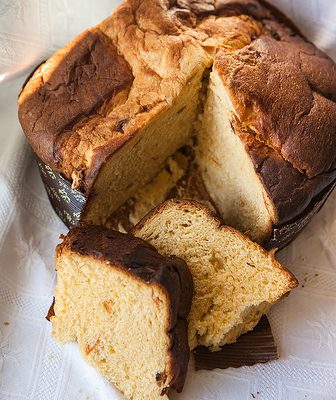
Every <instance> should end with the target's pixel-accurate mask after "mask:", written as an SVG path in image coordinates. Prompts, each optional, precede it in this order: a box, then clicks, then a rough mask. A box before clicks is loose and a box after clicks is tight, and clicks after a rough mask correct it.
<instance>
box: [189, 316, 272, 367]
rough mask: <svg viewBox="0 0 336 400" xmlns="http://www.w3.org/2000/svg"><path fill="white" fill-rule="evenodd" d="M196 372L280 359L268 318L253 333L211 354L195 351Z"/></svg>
mask: <svg viewBox="0 0 336 400" xmlns="http://www.w3.org/2000/svg"><path fill="white" fill-rule="evenodd" d="M193 353H194V356H195V368H196V370H200V369H207V370H212V369H215V368H219V369H226V368H230V367H233V368H238V367H243V366H249V365H254V364H259V363H266V362H269V361H273V360H276V359H278V358H279V356H278V351H277V347H276V344H275V341H274V337H273V334H272V329H271V326H270V324H269V321H268V318H267V317H266V316H265V315H264V316H263V317H262V318H261V319H260V321H259V323H258V325H257V326H256V327H255V328H254V329H253V331H250V332H247V333H245V334H244V335H241V336H240V337H239V338H238V340H237V341H236V342H235V343H232V344H227V345H225V346H223V348H222V350H221V351H216V352H211V351H210V350H209V349H208V348H207V347H204V346H199V347H197V348H196V349H195V350H194V352H193Z"/></svg>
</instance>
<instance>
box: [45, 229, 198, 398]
mask: <svg viewBox="0 0 336 400" xmlns="http://www.w3.org/2000/svg"><path fill="white" fill-rule="evenodd" d="M56 268H57V285H56V291H55V303H54V315H53V316H51V318H50V320H51V322H52V331H53V336H54V337H55V338H56V339H57V340H58V341H59V342H61V343H65V342H68V341H76V342H78V344H79V347H80V350H81V353H82V355H83V357H84V359H86V360H87V361H88V362H89V363H90V364H92V365H93V366H94V367H96V368H97V369H98V370H99V371H100V372H101V373H102V374H103V375H104V376H105V377H106V378H107V379H108V380H109V381H110V382H112V383H114V384H115V386H116V387H117V388H118V389H120V390H121V392H123V394H124V396H125V398H126V399H132V400H144V399H150V400H152V399H153V400H157V399H162V396H164V398H167V397H166V396H165V395H166V393H167V392H168V390H169V388H174V389H176V390H177V391H181V390H182V387H183V384H184V380H185V376H186V372H187V366H188V361H189V346H188V341H187V322H186V316H187V314H188V312H189V309H190V305H191V298H192V277H191V274H190V272H189V270H188V268H187V266H186V264H185V262H184V261H182V260H181V259H177V258H166V257H163V256H161V255H160V254H158V252H157V251H156V250H155V249H154V247H152V246H150V245H149V244H147V243H145V242H144V241H143V240H141V239H137V238H134V237H133V236H131V235H125V234H122V233H119V232H115V231H112V230H110V229H107V228H104V227H99V226H94V225H91V226H86V227H82V228H75V229H73V230H70V232H69V234H68V235H67V236H66V237H65V238H64V240H63V243H62V244H60V245H59V246H58V247H57V251H56Z"/></svg>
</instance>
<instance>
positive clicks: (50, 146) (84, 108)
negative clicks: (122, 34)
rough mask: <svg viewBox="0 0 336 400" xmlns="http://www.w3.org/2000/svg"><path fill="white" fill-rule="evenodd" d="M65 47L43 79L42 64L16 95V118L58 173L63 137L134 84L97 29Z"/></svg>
mask: <svg viewBox="0 0 336 400" xmlns="http://www.w3.org/2000/svg"><path fill="white" fill-rule="evenodd" d="M68 47H69V48H68V49H67V51H65V50H61V51H60V53H56V54H55V55H54V60H53V63H54V64H56V66H55V67H54V69H53V70H52V72H51V74H50V76H48V79H47V81H46V82H45V83H44V76H43V74H42V73H41V71H42V69H43V66H44V64H42V65H41V66H39V67H38V68H37V70H36V71H35V73H34V74H33V76H32V78H31V79H29V80H28V82H27V83H26V85H25V86H24V88H23V90H22V92H21V94H20V97H19V120H20V123H21V125H22V128H23V130H24V132H25V134H26V136H27V138H28V140H29V142H30V143H31V145H32V147H33V148H34V150H35V151H36V153H37V154H38V155H39V157H40V158H41V159H42V160H43V161H44V162H45V163H46V164H48V165H49V166H51V167H52V168H54V169H56V170H58V171H62V160H61V153H60V147H61V146H67V143H66V141H67V134H66V133H67V132H70V131H71V130H72V129H73V127H74V126H75V125H76V124H78V123H79V122H81V123H85V122H86V120H87V118H88V117H92V116H93V115H94V114H99V113H102V114H104V111H103V110H102V106H103V105H104V103H105V102H107V101H111V99H113V97H114V96H116V95H117V94H118V93H119V92H120V91H122V90H125V89H126V90H128V89H129V88H130V85H131V84H132V81H133V75H132V73H131V70H130V68H129V66H128V64H127V63H126V61H125V60H124V59H123V58H122V57H121V56H119V55H118V52H117V49H116V47H115V46H114V45H113V43H112V42H111V40H110V39H109V38H108V37H107V36H106V35H105V34H104V33H102V32H101V31H99V30H93V31H86V32H84V33H83V34H81V35H80V36H78V37H77V38H76V39H75V40H74V41H73V42H72V43H71V44H70V45H69V46H68Z"/></svg>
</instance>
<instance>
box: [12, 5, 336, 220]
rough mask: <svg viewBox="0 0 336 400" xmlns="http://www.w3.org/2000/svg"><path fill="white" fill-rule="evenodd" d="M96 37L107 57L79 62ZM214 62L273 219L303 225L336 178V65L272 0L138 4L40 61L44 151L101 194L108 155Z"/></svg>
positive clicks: (29, 114)
mask: <svg viewBox="0 0 336 400" xmlns="http://www.w3.org/2000/svg"><path fill="white" fill-rule="evenodd" d="M279 21H280V22H279ZM283 22H285V24H284V23H283ZM92 38H93V39H94V38H98V39H97V40H96V42H98V44H100V47H99V46H98V47H97V49H98V50H97V52H96V53H97V59H96V62H95V63H90V60H91V59H90V57H89V62H87V64H85V65H84V67H83V68H73V66H74V65H75V66H76V65H81V62H79V61H81V60H83V59H84V60H86V61H87V57H88V56H89V55H90V53H91V50H92V46H91V45H87V44H86V43H87V42H89V43H90V40H91V42H92V41H93V42H94V41H95V40H93V39H92ZM90 46H91V47H90ZM83 48H84V50H85V49H86V50H87V49H89V50H90V49H91V50H90V51H84V50H83ZM99 49H100V51H99ZM93 53H94V52H93ZM102 54H104V57H103V56H102ZM106 54H108V55H109V56H108V57H106ZM83 57H84V58H83ZM99 57H100V58H99ZM91 58H92V57H91ZM67 59H68V61H70V62H65V60H67ZM104 60H105V61H104ZM106 60H107V61H106ZM213 62H214V69H215V70H216V71H217V72H218V74H219V75H220V76H221V77H222V79H223V83H224V85H225V87H226V89H227V91H228V93H229V95H230V98H231V100H232V102H233V104H234V107H235V110H236V115H235V118H234V119H233V121H232V122H233V125H234V128H235V130H236V132H237V134H239V135H240V137H241V139H242V141H243V142H244V143H245V145H246V149H247V151H248V152H249V154H250V156H251V159H252V161H253V164H254V166H255V169H256V172H257V173H258V174H259V176H260V178H261V180H262V182H263V183H264V186H265V189H266V191H267V193H268V195H269V197H270V198H271V200H272V202H273V204H274V215H275V216H276V217H275V218H274V221H273V222H274V224H275V225H276V226H277V227H279V226H282V225H283V224H285V223H288V222H291V221H294V220H295V219H296V218H297V217H298V216H300V215H301V214H302V213H305V212H306V210H307V209H308V208H309V207H311V205H312V203H314V202H315V199H316V198H317V197H318V195H319V193H321V192H322V191H323V190H325V188H326V187H328V186H330V185H332V182H333V181H335V170H336V169H335V167H336V159H335V154H336V152H335V148H336V136H335V126H336V103H335V100H336V79H335V76H336V66H335V64H334V63H333V61H332V60H330V59H329V58H328V57H327V56H326V55H324V54H323V53H322V52H320V51H319V50H317V49H316V48H315V47H314V46H313V45H312V44H310V43H308V42H306V41H305V40H304V39H303V38H302V36H300V34H299V33H298V31H297V30H296V28H295V27H293V25H292V24H291V23H290V22H288V20H285V19H284V17H283V16H282V15H279V13H278V12H277V11H274V9H273V8H271V7H269V6H268V5H266V4H265V2H264V1H256V0H208V1H206V2H205V1H201V0H195V1H189V0H176V1H174V0H171V1H168V0H142V1H140V0H127V1H125V2H124V3H123V4H122V5H121V6H120V7H119V8H118V9H117V10H116V11H115V12H114V13H113V14H112V15H111V16H110V17H108V18H107V19H106V20H105V21H103V22H102V23H100V24H99V25H97V26H96V27H94V28H92V29H90V30H88V31H87V32H85V33H84V34H82V35H80V36H79V37H78V38H76V39H75V40H74V41H73V42H71V43H70V44H69V45H68V46H66V47H65V48H64V49H61V50H60V51H58V52H57V53H56V54H55V55H54V56H53V57H51V58H50V59H49V60H48V61H47V62H46V63H44V64H43V65H42V66H40V67H39V69H38V70H37V72H36V73H35V74H34V75H33V77H32V78H31V79H30V80H29V81H28V83H27V85H26V86H25V88H24V89H23V91H22V93H21V95H20V97H19V117H20V121H21V124H22V126H23V129H24V131H25V133H26V135H27V137H28V139H29V141H30V143H31V144H32V146H33V148H34V150H35V152H36V153H37V154H38V156H39V157H40V158H41V159H42V160H43V161H45V162H46V163H47V164H49V165H50V166H51V167H52V168H54V169H56V170H57V171H60V172H61V173H62V175H63V176H64V177H66V178H67V179H69V180H71V181H72V182H73V185H74V187H79V188H80V189H81V190H83V191H84V192H85V193H86V194H90V192H91V189H92V187H93V186H94V183H95V181H96V178H97V176H98V174H99V172H100V171H101V169H102V168H101V167H102V165H103V164H104V163H105V161H106V160H107V159H108V158H109V157H111V155H113V154H115V153H116V152H117V151H118V150H119V149H121V148H123V146H124V145H125V144H126V143H127V142H128V141H129V140H130V139H132V138H134V136H136V135H137V134H138V132H139V131H140V130H141V129H142V128H143V127H145V126H147V125H148V124H149V123H150V122H151V121H153V120H154V119H155V118H156V117H157V116H158V115H159V114H160V113H162V112H163V111H165V110H166V109H168V107H169V106H170V105H171V104H172V103H173V101H174V99H176V98H177V96H178V95H179V94H180V93H181V90H182V89H183V87H184V86H185V85H186V84H187V83H188V82H189V81H190V80H191V79H192V78H193V77H194V75H195V74H196V73H199V71H202V70H204V69H205V68H207V67H209V66H210V65H211V64H212V63H213ZM92 65H95V66H96V69H93V70H92V71H91V75H90V68H91V67H92ZM83 70H84V71H87V70H89V72H88V77H87V79H86V80H85V79H84V83H83V81H82V80H81V79H80V77H78V76H77V75H76V74H78V73H79V72H82V73H83ZM102 71H103V72H104V74H105V75H104V74H103V76H105V77H106V76H107V77H108V78H109V82H110V84H109V85H104V84H101V80H100V79H99V76H101V74H102ZM269 71H270V72H269ZM70 75H71V79H70V78H69V76H70ZM64 77H68V78H69V79H68V83H69V82H71V81H73V80H75V82H78V83H80V84H78V85H77V86H76V85H75V86H73V85H69V84H68V85H65V86H64V87H65V94H64V96H65V97H64V99H63V100H62V101H63V103H62V101H61V102H60V96H58V90H59V85H58V84H59V81H60V80H61V81H64V79H65V78H64ZM73 78H75V79H73ZM266 78H267V79H268V83H267V84H266V82H265V79H266ZM267 79H266V80H267ZM65 81H66V79H65ZM92 82H94V83H95V84H93V83H92ZM61 87H63V86H61ZM91 90H92V91H93V93H91ZM85 92H86V95H87V96H84V95H83V93H85ZM46 93H47V95H46ZM49 95H50V96H49ZM46 96H47V97H46ZM48 96H49V97H48ZM61 97H62V96H61ZM84 98H85V99H86V100H87V101H83V104H81V103H82V102H77V105H76V101H75V102H74V103H73V104H72V105H71V106H69V107H65V110H64V107H60V105H62V104H63V105H65V104H67V101H68V100H69V99H70V100H71V99H72V100H76V99H84ZM46 99H47V100H48V101H47V102H46V101H45V100H46ZM74 104H75V106H74ZM73 106H74V107H73ZM72 107H73V108H72ZM42 111H43V113H42V114H44V115H45V116H46V117H47V118H44V119H43V118H42V119H41V118H40V116H41V112H42ZM49 117H50V118H49ZM44 120H46V121H44ZM167 156H168V155H167ZM275 175H276V176H279V179H278V180H277V182H275V181H274V176H275ZM279 182H280V183H279ZM289 192H290V193H289Z"/></svg>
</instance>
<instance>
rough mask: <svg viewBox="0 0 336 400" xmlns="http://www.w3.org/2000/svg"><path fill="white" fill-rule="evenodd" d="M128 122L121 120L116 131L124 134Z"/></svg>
mask: <svg viewBox="0 0 336 400" xmlns="http://www.w3.org/2000/svg"><path fill="white" fill-rule="evenodd" d="M127 122H128V119H121V120H120V121H119V122H118V123H117V126H116V127H115V130H116V131H117V132H121V133H124V127H125V125H126V124H127Z"/></svg>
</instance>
